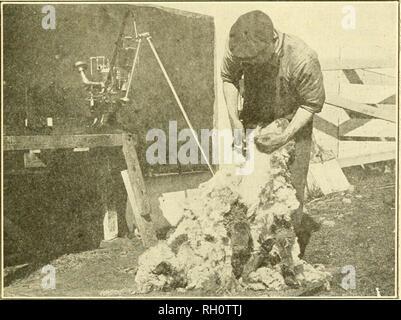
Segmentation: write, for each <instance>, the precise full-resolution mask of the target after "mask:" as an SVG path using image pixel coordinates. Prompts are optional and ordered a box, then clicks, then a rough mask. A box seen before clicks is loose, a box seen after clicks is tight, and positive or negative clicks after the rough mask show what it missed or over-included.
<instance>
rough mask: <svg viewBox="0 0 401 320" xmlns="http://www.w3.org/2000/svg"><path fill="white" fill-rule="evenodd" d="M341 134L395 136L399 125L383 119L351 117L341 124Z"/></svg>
mask: <svg viewBox="0 0 401 320" xmlns="http://www.w3.org/2000/svg"><path fill="white" fill-rule="evenodd" d="M339 134H340V136H354V137H355V136H359V137H383V138H384V137H386V138H387V137H395V136H396V134H397V127H396V125H395V124H394V123H392V122H389V121H385V120H381V119H350V120H348V121H347V122H345V123H343V124H341V125H340V128H339Z"/></svg>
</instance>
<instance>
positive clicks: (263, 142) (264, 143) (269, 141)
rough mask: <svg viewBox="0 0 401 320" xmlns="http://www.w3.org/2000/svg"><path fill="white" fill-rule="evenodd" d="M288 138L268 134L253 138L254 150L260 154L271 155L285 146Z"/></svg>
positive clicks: (281, 135) (282, 135)
mask: <svg viewBox="0 0 401 320" xmlns="http://www.w3.org/2000/svg"><path fill="white" fill-rule="evenodd" d="M287 142H288V138H287V136H286V135H284V134H268V135H261V136H258V137H256V138H255V144H256V148H257V149H258V150H259V151H260V152H264V153H272V152H274V151H276V150H277V149H279V148H280V147H282V146H283V145H285V144H286V143H287Z"/></svg>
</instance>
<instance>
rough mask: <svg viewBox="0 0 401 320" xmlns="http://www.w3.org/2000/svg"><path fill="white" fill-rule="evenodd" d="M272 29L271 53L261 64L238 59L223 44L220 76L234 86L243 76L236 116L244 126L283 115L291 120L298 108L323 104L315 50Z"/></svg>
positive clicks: (316, 109) (313, 109)
mask: <svg viewBox="0 0 401 320" xmlns="http://www.w3.org/2000/svg"><path fill="white" fill-rule="evenodd" d="M275 32H276V36H277V40H276V46H275V53H274V55H273V58H272V60H271V61H269V63H266V64H263V65H251V64H247V63H245V62H242V61H240V59H238V58H236V57H234V56H233V55H232V54H231V52H230V50H229V49H228V45H227V47H226V52H225V55H224V59H223V64H222V68H221V77H222V79H223V81H225V82H230V83H232V84H234V85H235V86H236V87H237V88H238V89H239V81H240V80H241V78H242V77H243V79H244V93H243V97H244V107H243V111H242V112H241V115H240V118H241V120H242V121H243V123H244V125H245V127H246V128H251V127H255V126H256V125H267V124H269V123H270V122H272V121H274V120H275V119H278V118H283V117H285V118H287V119H289V120H291V119H292V117H293V116H294V114H295V112H296V110H297V109H298V108H299V107H301V108H304V109H306V110H308V111H309V112H312V113H317V112H320V111H321V109H322V107H323V104H324V100H325V92H324V86H323V75H322V72H321V68H320V63H319V60H318V57H317V54H316V53H315V51H313V50H312V49H311V48H309V47H308V45H307V44H306V43H305V42H303V41H302V40H301V39H299V38H297V37H295V36H292V35H288V34H284V33H281V32H279V31H275Z"/></svg>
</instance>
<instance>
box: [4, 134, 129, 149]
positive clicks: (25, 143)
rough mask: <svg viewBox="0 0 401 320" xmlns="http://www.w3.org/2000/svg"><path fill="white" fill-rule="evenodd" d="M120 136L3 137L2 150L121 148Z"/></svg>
mask: <svg viewBox="0 0 401 320" xmlns="http://www.w3.org/2000/svg"><path fill="white" fill-rule="evenodd" d="M122 144H123V142H122V134H86V135H42V136H40V135H38V136H4V137H3V150H4V151H15V150H30V149H69V148H95V147H115V146H122Z"/></svg>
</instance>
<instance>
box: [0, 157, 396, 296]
mask: <svg viewBox="0 0 401 320" xmlns="http://www.w3.org/2000/svg"><path fill="white" fill-rule="evenodd" d="M384 168H385V164H384V163H383V164H377V165H371V166H365V169H363V168H362V167H352V168H347V169H345V170H344V171H345V174H346V176H347V178H348V180H349V182H350V183H351V184H352V185H353V186H354V190H353V191H351V192H346V193H337V194H332V195H329V196H325V197H321V198H318V199H314V200H312V201H310V202H309V203H308V204H307V209H308V211H309V213H310V214H311V215H312V216H313V217H314V218H315V219H316V220H317V221H319V222H320V223H321V224H322V227H321V230H320V231H319V232H317V233H315V234H313V236H312V239H311V242H310V244H309V246H308V247H307V249H306V255H305V260H306V261H308V262H310V263H312V264H315V263H319V264H324V265H325V266H326V267H327V269H329V270H330V271H332V273H333V281H332V283H331V288H330V290H329V291H318V292H314V291H309V292H301V291H299V290H298V291H286V292H253V291H248V292H237V293H236V294H235V295H237V296H298V295H309V296H310V295H318V296H377V295H379V294H380V295H381V296H393V295H395V294H396V293H395V271H396V270H395V266H396V265H395V231H396V229H395V228H396V226H395V186H394V183H395V174H394V168H392V169H391V170H387V169H388V164H387V169H386V170H384ZM180 179H181V180H183V178H182V177H181V178H180V177H177V178H173V177H163V178H157V179H155V178H151V179H148V180H147V184H148V188H149V193H150V195H151V197H152V199H153V200H152V203H153V206H154V205H155V201H156V199H157V196H158V195H159V194H160V192H161V190H164V192H166V191H173V190H176V189H178V188H179V186H180V185H181V183H182V181H180ZM206 179H208V175H207V174H201V175H195V177H194V178H192V180H191V179H188V178H187V179H186V181H187V186H186V187H188V188H191V187H195V186H194V184H196V183H199V182H200V181H205V180H206ZM188 181H189V182H188ZM167 185H168V186H169V189H170V190H166V186H167ZM154 216H155V219H159V221H157V223H158V225H159V227H160V226H163V224H165V221H164V219H163V218H162V217H160V213H157V212H156V213H155V214H154ZM143 250H144V248H143V246H142V244H141V241H140V240H139V239H137V238H134V239H128V238H119V239H117V240H115V241H113V242H112V243H111V244H108V245H107V246H101V247H100V248H99V249H96V250H91V251H85V252H80V253H73V254H68V255H63V256H61V257H59V258H57V259H55V260H53V261H51V263H50V264H51V265H52V266H54V267H55V270H56V289H54V290H51V289H50V290H44V289H42V279H43V277H44V276H45V274H42V273H41V267H42V266H41V265H26V266H22V267H20V268H16V267H9V268H6V269H5V275H6V277H8V279H12V280H10V281H8V283H7V286H6V287H5V288H4V295H5V296H6V297H16V296H18V297H28V296H29V297H42V296H49V297H50V296H52V297H62V296H63V297H64V296H67V297H106V296H107V297H110V296H112V297H127V296H138V294H136V291H135V290H136V288H135V281H134V278H135V272H136V267H137V261H138V256H139V255H140V254H141V253H142V252H143ZM350 265H351V266H353V267H354V269H355V278H356V286H355V289H349V290H345V289H343V288H342V287H341V282H342V279H343V277H344V276H345V274H342V273H341V270H342V268H343V267H344V266H350ZM215 295H217V294H216V293H215V292H208V291H204V292H198V291H190V292H179V291H176V292H152V293H151V294H148V295H143V294H142V295H141V296H215Z"/></svg>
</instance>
